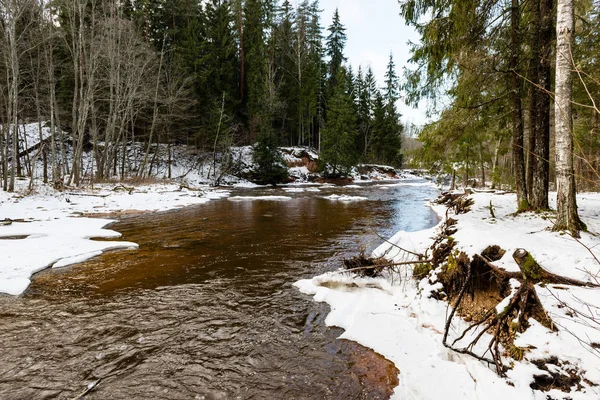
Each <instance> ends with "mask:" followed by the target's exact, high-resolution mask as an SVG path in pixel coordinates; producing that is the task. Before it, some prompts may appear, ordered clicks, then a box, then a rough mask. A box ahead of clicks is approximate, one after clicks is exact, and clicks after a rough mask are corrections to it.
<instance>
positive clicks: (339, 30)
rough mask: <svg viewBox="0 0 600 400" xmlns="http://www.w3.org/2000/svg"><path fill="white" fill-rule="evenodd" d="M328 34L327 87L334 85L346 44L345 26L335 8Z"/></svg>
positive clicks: (343, 57)
mask: <svg viewBox="0 0 600 400" xmlns="http://www.w3.org/2000/svg"><path fill="white" fill-rule="evenodd" d="M328 30H329V36H327V46H326V47H327V55H328V56H329V87H330V88H333V87H334V86H335V85H336V78H337V75H338V71H339V69H340V67H341V66H342V64H343V63H344V61H346V57H345V56H344V47H345V46H346V39H347V38H346V28H344V25H342V23H341V22H340V14H339V12H338V9H337V8H336V9H335V13H334V14H333V21H332V23H331V25H330V26H329V29H328Z"/></svg>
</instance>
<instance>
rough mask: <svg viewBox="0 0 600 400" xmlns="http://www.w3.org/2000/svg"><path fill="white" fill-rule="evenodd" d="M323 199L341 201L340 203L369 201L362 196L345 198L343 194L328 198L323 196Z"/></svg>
mask: <svg viewBox="0 0 600 400" xmlns="http://www.w3.org/2000/svg"><path fill="white" fill-rule="evenodd" d="M323 198H324V199H327V200H332V201H342V202H352V201H364V200H369V199H368V198H367V197H363V196H347V195H345V194H343V195H338V194H332V195H330V196H323Z"/></svg>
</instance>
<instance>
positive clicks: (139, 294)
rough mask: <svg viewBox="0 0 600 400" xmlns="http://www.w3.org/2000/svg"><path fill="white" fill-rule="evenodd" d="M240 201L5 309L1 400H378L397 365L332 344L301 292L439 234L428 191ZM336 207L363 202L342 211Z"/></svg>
mask: <svg viewBox="0 0 600 400" xmlns="http://www.w3.org/2000/svg"><path fill="white" fill-rule="evenodd" d="M419 182H420V181H415V182H414V183H415V185H364V186H361V188H343V187H328V188H321V189H320V191H319V192H316V191H315V192H309V191H302V192H293V193H291V192H286V191H283V190H282V189H280V188H273V189H234V190H232V193H231V196H264V195H277V196H288V197H291V200H289V201H250V200H243V199H238V200H240V201H232V199H221V200H215V201H211V202H209V203H206V204H203V205H199V206H193V207H187V208H184V209H180V210H175V211H169V212H163V213H154V214H144V215H138V216H130V217H126V218H123V219H121V220H119V221H118V222H117V223H115V224H113V225H112V226H111V229H114V230H116V231H118V232H121V233H122V234H123V239H124V240H127V241H132V242H136V243H138V244H139V245H140V248H139V249H138V250H131V251H119V252H111V253H107V254H104V255H102V256H99V257H97V258H95V259H92V260H90V261H88V262H85V263H82V264H79V265H75V266H72V267H68V268H63V269H54V270H46V271H44V272H41V273H39V274H37V275H36V276H35V278H34V279H33V282H32V285H31V286H30V288H29V289H28V290H27V292H26V293H25V294H24V295H22V296H19V297H9V296H1V297H0V343H2V345H1V346H2V350H1V355H0V398H2V399H57V398H58V399H71V398H74V397H76V396H78V395H79V394H80V393H82V392H83V391H84V390H85V389H86V386H87V385H88V384H89V383H91V382H94V381H97V380H98V379H101V381H100V383H99V384H98V386H97V387H96V388H95V390H93V391H92V392H90V393H89V394H88V395H87V397H86V398H88V399H155V398H156V399H158V398H161V399H238V398H239V399H383V398H388V397H389V395H390V394H391V391H392V389H393V387H394V386H395V385H396V384H397V374H398V371H397V370H396V369H395V367H394V366H393V364H392V363H390V362H389V361H387V360H385V359H384V358H383V357H381V356H379V355H377V354H375V353H374V352H372V351H371V350H369V349H366V348H363V347H362V346H360V345H358V344H355V343H353V342H349V341H346V340H337V339H336V338H337V336H339V335H340V333H341V330H340V329H337V328H329V327H326V326H325V323H324V319H325V317H326V316H327V312H328V307H327V306H326V305H324V304H320V303H316V302H314V301H312V300H311V298H310V297H308V296H305V295H303V294H301V293H299V292H298V291H297V290H296V289H295V288H294V287H293V286H292V284H293V283H294V282H295V281H297V280H298V279H302V278H307V277H311V276H314V275H317V274H320V273H322V272H324V271H329V270H333V269H337V268H338V267H339V266H340V262H341V260H342V259H343V258H344V257H351V256H352V255H355V254H356V253H357V252H358V251H359V249H362V250H365V251H371V250H373V248H374V247H376V246H377V245H379V244H380V243H381V242H382V240H381V239H380V238H379V237H378V236H377V235H376V234H375V232H377V233H378V234H380V235H382V236H384V237H389V236H391V235H392V234H393V233H395V232H396V231H398V230H407V231H414V230H420V229H424V228H427V227H429V226H431V225H432V224H434V223H435V222H437V219H436V218H437V217H436V216H435V214H434V213H433V212H432V211H431V210H430V209H429V208H427V207H426V206H425V205H424V201H425V200H426V199H431V198H433V197H435V196H436V194H437V191H436V190H435V189H433V188H432V187H430V186H424V185H419ZM331 194H338V195H340V194H346V195H351V196H364V197H367V198H368V200H364V201H356V202H340V201H332V200H329V199H325V198H324V197H325V196H329V195H331Z"/></svg>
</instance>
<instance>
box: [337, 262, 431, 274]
mask: <svg viewBox="0 0 600 400" xmlns="http://www.w3.org/2000/svg"><path fill="white" fill-rule="evenodd" d="M431 261H433V260H416V261H403V262H398V263H391V264H385V265H381V264H376V265H371V266H365V267H355V268H350V269H346V270H344V271H343V272H355V271H362V270H366V269H369V268H371V269H372V268H391V267H398V266H402V265H415V264H423V263H430V262H431Z"/></svg>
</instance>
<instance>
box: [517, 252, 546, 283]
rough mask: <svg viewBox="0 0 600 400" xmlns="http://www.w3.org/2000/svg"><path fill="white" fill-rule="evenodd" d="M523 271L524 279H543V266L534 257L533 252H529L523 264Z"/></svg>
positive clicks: (536, 280) (537, 280)
mask: <svg viewBox="0 0 600 400" xmlns="http://www.w3.org/2000/svg"><path fill="white" fill-rule="evenodd" d="M521 271H522V272H523V279H529V280H532V281H534V282H539V281H540V280H542V268H541V267H540V266H539V264H538V263H537V262H536V261H535V260H534V259H533V257H532V256H531V254H527V257H525V260H524V261H523V263H522V264H521Z"/></svg>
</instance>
